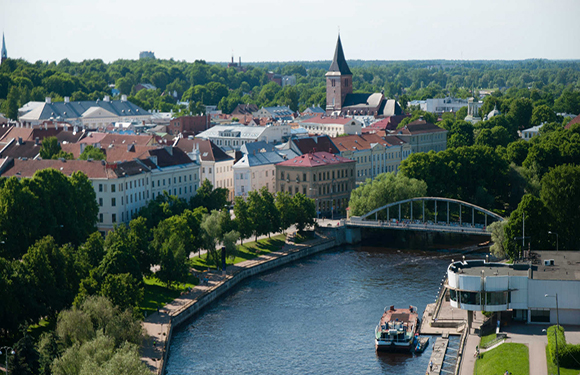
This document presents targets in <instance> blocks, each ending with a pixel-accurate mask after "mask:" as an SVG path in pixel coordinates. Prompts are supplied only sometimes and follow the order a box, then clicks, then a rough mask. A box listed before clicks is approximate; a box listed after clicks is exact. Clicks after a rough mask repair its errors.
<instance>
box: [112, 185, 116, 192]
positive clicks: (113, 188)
mask: <svg viewBox="0 0 580 375" xmlns="http://www.w3.org/2000/svg"><path fill="white" fill-rule="evenodd" d="M116 187H117V185H115V184H113V185H111V193H114V192H115V189H116Z"/></svg>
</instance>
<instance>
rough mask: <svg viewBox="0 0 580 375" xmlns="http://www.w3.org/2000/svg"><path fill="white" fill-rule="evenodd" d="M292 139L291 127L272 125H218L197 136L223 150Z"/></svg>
mask: <svg viewBox="0 0 580 375" xmlns="http://www.w3.org/2000/svg"><path fill="white" fill-rule="evenodd" d="M289 137H290V125H287V124H272V125H266V126H245V125H242V124H231V125H216V126H214V127H212V128H209V129H207V130H205V131H203V132H201V133H199V134H198V135H197V138H201V139H208V140H210V141H212V142H213V143H215V144H216V145H217V146H218V147H220V148H222V149H233V150H239V149H240V147H242V145H244V144H246V143H251V142H257V141H264V142H267V143H273V144H277V143H282V142H283V141H285V140H286V139H287V138H289Z"/></svg>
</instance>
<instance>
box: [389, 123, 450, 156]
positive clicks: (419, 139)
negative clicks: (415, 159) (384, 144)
mask: <svg viewBox="0 0 580 375" xmlns="http://www.w3.org/2000/svg"><path fill="white" fill-rule="evenodd" d="M447 133H448V131H447V130H445V129H443V128H440V127H438V126H437V125H434V124H431V123H429V122H426V121H425V120H423V119H419V120H415V121H413V122H410V123H409V124H407V125H406V126H405V127H403V128H401V129H397V130H396V131H395V132H393V133H390V134H387V136H386V139H387V141H388V140H389V137H391V136H394V137H397V138H399V139H401V140H403V141H405V142H407V143H408V144H409V145H410V146H411V152H412V153H417V152H429V151H431V150H433V151H436V152H439V151H444V150H446V149H447Z"/></svg>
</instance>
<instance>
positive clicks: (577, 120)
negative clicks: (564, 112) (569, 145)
mask: <svg viewBox="0 0 580 375" xmlns="http://www.w3.org/2000/svg"><path fill="white" fill-rule="evenodd" d="M574 124H580V115H578V116H575V117H574V118H573V119H572V120H570V122H568V123H567V124H566V126H565V128H566V129H570V128H571V127H572V125H574Z"/></svg>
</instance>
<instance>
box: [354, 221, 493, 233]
mask: <svg viewBox="0 0 580 375" xmlns="http://www.w3.org/2000/svg"><path fill="white" fill-rule="evenodd" d="M346 225H349V226H356V227H370V228H389V229H398V230H418V231H428V232H451V233H463V234H477V235H484V236H490V235H491V233H490V232H488V231H487V230H486V229H485V228H478V227H472V226H462V225H452V224H450V225H442V224H434V223H433V224H430V223H424V224H423V223H421V224H416V223H405V222H399V223H393V222H388V221H374V220H360V219H352V218H351V219H349V220H346Z"/></svg>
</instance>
